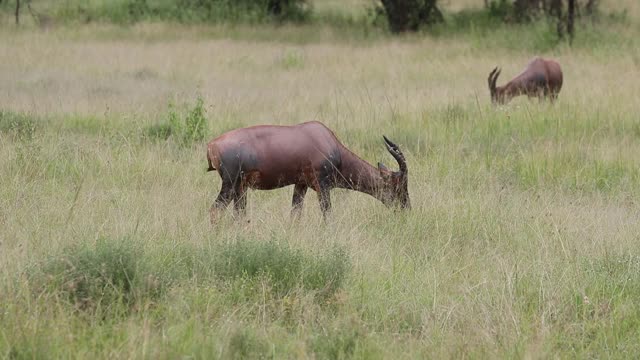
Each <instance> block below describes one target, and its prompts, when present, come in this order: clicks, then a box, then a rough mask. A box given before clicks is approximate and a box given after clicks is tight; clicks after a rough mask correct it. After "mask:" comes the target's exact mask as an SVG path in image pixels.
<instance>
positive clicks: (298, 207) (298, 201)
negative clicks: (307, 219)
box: [291, 184, 308, 220]
mask: <svg viewBox="0 0 640 360" xmlns="http://www.w3.org/2000/svg"><path fill="white" fill-rule="evenodd" d="M307 189H308V187H307V185H306V184H296V185H295V186H294V188H293V200H291V206H292V208H291V218H292V219H296V220H297V219H299V218H300V214H301V213H302V206H303V205H304V196H305V195H306V194H307Z"/></svg>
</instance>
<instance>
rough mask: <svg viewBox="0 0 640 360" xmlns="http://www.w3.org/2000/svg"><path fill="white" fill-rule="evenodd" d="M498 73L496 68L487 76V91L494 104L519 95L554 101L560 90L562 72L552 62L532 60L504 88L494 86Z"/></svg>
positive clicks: (503, 102) (555, 63)
mask: <svg viewBox="0 0 640 360" xmlns="http://www.w3.org/2000/svg"><path fill="white" fill-rule="evenodd" d="M500 71H502V70H501V69H498V67H496V68H495V69H493V71H491V73H490V74H489V91H490V92H491V101H492V102H493V103H494V104H506V103H507V102H509V101H510V100H511V99H513V98H514V97H516V96H519V95H527V96H529V97H530V98H531V97H538V98H541V99H542V98H549V99H550V100H551V101H555V100H556V99H557V98H558V93H560V89H561V88H562V70H561V69H560V65H559V64H558V63H557V62H555V61H553V60H545V59H543V58H540V57H536V58H533V59H532V60H531V61H530V62H529V64H528V65H527V67H526V68H525V69H524V71H522V72H521V73H520V75H518V76H516V77H514V78H513V79H511V81H509V82H508V83H507V84H506V85H504V86H496V80H498V76H499V75H500Z"/></svg>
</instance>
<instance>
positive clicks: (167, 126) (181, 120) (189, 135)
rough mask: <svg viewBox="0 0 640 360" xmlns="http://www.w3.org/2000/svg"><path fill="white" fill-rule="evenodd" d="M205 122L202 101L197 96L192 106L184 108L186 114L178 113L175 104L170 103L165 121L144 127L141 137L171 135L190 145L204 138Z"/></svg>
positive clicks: (164, 138)
mask: <svg viewBox="0 0 640 360" xmlns="http://www.w3.org/2000/svg"><path fill="white" fill-rule="evenodd" d="M207 124H208V122H207V118H206V115H205V109H204V101H203V100H202V98H200V97H199V98H198V99H197V100H196V103H195V104H194V105H193V107H192V108H191V109H187V110H186V114H180V112H179V110H178V109H177V108H176V107H175V105H173V104H172V103H170V104H169V110H168V112H167V120H166V122H162V123H159V124H153V125H150V126H148V127H146V128H145V129H144V130H143V137H144V138H147V139H155V140H167V139H169V138H171V137H172V138H173V139H174V140H175V141H176V142H177V143H179V144H180V145H183V146H190V145H192V144H193V143H195V142H198V141H202V140H204V139H205V137H206V135H207Z"/></svg>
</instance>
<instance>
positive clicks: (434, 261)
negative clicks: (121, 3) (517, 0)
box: [0, 1, 640, 359]
mask: <svg viewBox="0 0 640 360" xmlns="http://www.w3.org/2000/svg"><path fill="white" fill-rule="evenodd" d="M339 3H340V2H336V1H332V2H330V4H327V5H326V6H327V7H328V8H332V9H334V8H336V7H337V6H338V5H339ZM451 3H453V2H451ZM627 3H628V4H629V8H630V9H632V10H633V9H634V8H633V7H632V6H635V5H634V4H635V2H634V1H627ZM636 9H637V6H636ZM332 11H333V10H332ZM630 14H632V16H630V18H629V19H628V20H626V22H625V23H620V24H617V25H616V24H612V25H611V27H612V28H613V29H614V30H610V31H597V30H593V31H590V32H585V33H584V35H579V36H581V37H579V38H578V39H577V40H576V43H577V46H576V47H574V48H570V47H568V46H567V45H560V46H556V47H554V48H553V49H548V50H546V51H544V52H540V53H538V52H536V50H532V47H533V48H535V44H537V41H539V39H537V38H536V36H537V35H535V34H534V35H530V34H528V33H527V32H526V30H524V29H517V30H511V31H510V30H509V29H498V30H497V31H495V32H490V33H489V34H484V36H483V35H482V34H471V35H454V36H429V35H416V36H407V37H402V38H390V37H388V36H385V35H375V36H370V37H362V36H361V35H358V36H348V35H347V36H343V35H342V34H340V32H339V31H336V30H331V29H327V28H325V27H322V26H315V25H312V26H311V25H310V26H308V27H298V26H279V27H269V26H264V27H260V28H254V27H249V26H235V27H226V26H209V27H205V26H183V25H175V24H173V25H171V24H138V25H134V26H129V27H126V28H120V27H116V26H113V25H108V24H99V25H96V24H93V25H86V26H79V25H73V26H60V27H54V28H52V29H49V30H48V31H41V30H39V29H38V28H36V27H34V26H30V25H29V24H27V26H24V27H23V28H22V29H17V30H16V29H14V28H12V27H3V28H2V29H1V30H0V78H1V79H2V81H0V110H2V112H0V185H1V186H0V357H1V358H16V359H21V358H84V357H95V358H152V359H157V358H168V359H175V358H223V359H227V358H278V359H279V358H296V359H298V358H317V359H338V358H367V359H369V358H387V359H394V358H505V357H507V358H514V357H515V358H629V357H633V356H636V354H638V353H640V338H639V336H638V333H639V332H640V302H638V299H639V298H640V250H639V248H638V240H639V238H640V222H639V221H638V218H639V216H640V203H639V202H638V196H639V195H640V167H639V165H640V164H639V161H638V155H637V154H639V153H640V122H639V119H638V113H639V112H640V106H639V105H638V94H640V82H638V81H637V79H638V78H639V77H640V41H638V39H639V38H640V37H638V35H640V32H638V31H637V30H636V29H638V27H637V25H638V23H639V22H638V18H635V17H633V16H635V15H634V14H635V13H633V12H630ZM519 39H522V43H519ZM505 44H506V45H509V44H511V45H512V46H504V45H505ZM535 54H539V55H544V56H549V57H555V58H557V59H558V61H559V62H560V63H561V64H562V67H563V70H564V77H565V85H564V87H563V89H562V92H561V94H560V99H559V102H558V103H557V104H556V105H554V106H551V105H548V104H545V103H538V102H537V101H528V100H527V99H526V98H520V99H517V100H515V101H513V102H512V103H510V104H509V105H507V106H504V107H499V108H494V107H492V106H491V105H490V101H489V100H490V99H489V94H488V89H487V82H486V78H487V75H488V73H489V71H490V70H491V69H492V68H493V67H494V66H496V65H501V66H502V67H503V72H502V74H503V75H502V78H501V79H499V80H498V83H499V84H501V83H503V82H504V81H506V80H507V79H508V78H509V77H510V76H513V75H515V74H517V73H518V72H519V71H520V70H521V69H522V67H523V66H524V65H525V64H526V63H527V61H528V59H529V58H530V57H531V56H533V55H535ZM199 98H200V99H202V101H203V107H204V109H203V110H204V114H205V116H206V118H207V128H206V129H205V132H206V137H205V139H204V140H197V139H196V140H195V141H193V142H191V141H188V142H185V141H183V140H181V138H180V133H176V132H175V131H176V128H173V131H174V134H173V135H172V136H169V138H168V139H165V138H164V136H165V135H167V134H166V133H163V132H162V131H159V130H158V129H165V127H166V125H164V124H167V122H168V121H169V120H168V118H169V117H170V116H171V114H176V116H177V117H178V118H179V119H184V118H187V117H188V115H189V114H190V113H191V114H194V113H197V111H195V112H194V111H193V110H194V109H195V110H197V101H198V99H199ZM309 120H320V121H323V122H324V123H325V124H327V125H328V126H329V127H330V128H332V129H334V130H335V132H336V134H337V135H338V137H339V138H340V139H341V140H342V141H343V142H344V143H345V144H346V145H347V146H348V147H349V148H351V149H352V150H354V151H355V152H356V153H358V154H359V155H361V156H362V157H363V158H364V159H366V160H367V161H369V162H371V163H374V164H375V163H376V162H377V161H383V162H384V163H386V164H387V165H389V166H393V167H394V168H395V165H396V164H395V163H394V161H393V158H391V156H389V154H388V153H387V152H386V150H385V148H384V145H383V142H382V135H383V134H384V135H387V136H388V137H389V138H391V139H392V140H394V141H396V142H397V143H398V144H399V145H400V146H401V148H402V149H403V150H404V152H405V154H406V155H407V159H408V164H409V171H410V180H409V181H410V184H409V191H410V196H411V202H412V205H413V209H412V211H411V212H407V213H402V212H393V211H391V210H388V209H386V208H385V207H384V206H383V205H382V204H380V203H378V202H377V201H376V200H374V199H373V198H371V197H368V196H366V195H364V194H358V193H353V192H346V191H338V190H334V192H333V203H334V212H333V214H332V215H331V217H330V219H329V221H328V222H327V223H326V224H325V223H323V222H322V221H321V216H320V211H319V206H318V202H317V199H316V196H315V193H313V192H309V193H308V194H307V201H306V205H305V208H304V213H303V217H302V219H301V220H300V222H297V223H296V222H293V223H292V222H291V221H290V220H289V210H290V202H291V194H292V189H291V188H286V189H281V190H276V191H270V192H257V191H254V192H250V194H249V206H248V216H247V217H246V218H244V219H234V218H233V217H232V216H231V213H229V214H228V215H226V217H224V218H223V219H222V220H221V222H220V224H218V225H217V226H215V227H212V226H211V225H210V224H209V219H208V209H209V206H210V205H211V203H212V202H213V200H214V198H215V196H216V195H217V193H218V191H219V187H220V179H219V177H218V176H217V175H216V174H212V173H206V172H205V169H206V167H207V164H206V157H205V144H206V142H207V140H208V139H210V138H212V137H214V136H216V135H218V134H221V133H222V132H224V131H226V130H229V129H233V128H237V127H242V126H248V125H254V124H264V123H272V124H294V123H299V122H303V121H309ZM180 121H181V120H180ZM178 130H179V129H178Z"/></svg>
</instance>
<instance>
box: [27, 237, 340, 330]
mask: <svg viewBox="0 0 640 360" xmlns="http://www.w3.org/2000/svg"><path fill="white" fill-rule="evenodd" d="M349 264H350V263H349V257H348V256H347V254H346V252H345V251H344V250H342V249H340V248H333V249H331V250H329V251H326V252H314V253H307V252H304V251H302V250H300V249H294V248H292V247H290V246H288V245H282V244H280V243H278V242H276V241H267V242H262V241H258V240H239V241H237V242H235V243H231V244H219V245H215V246H213V247H210V248H206V249H203V248H196V247H194V246H191V245H181V246H178V247H172V248H171V249H170V251H166V252H164V251H162V249H155V250H146V251H144V250H143V248H142V247H141V246H139V245H138V244H136V242H135V241H133V240H131V239H122V240H113V239H101V240H99V241H97V242H96V243H94V244H86V243H83V244H78V245H75V246H72V247H68V248H65V249H64V250H63V251H62V253H60V254H58V255H53V256H52V257H51V258H49V259H46V260H44V261H42V262H40V263H37V264H36V266H34V267H32V271H31V272H30V273H29V275H30V283H31V284H32V286H33V287H34V289H35V290H36V291H35V292H36V294H41V293H42V292H45V293H50V294H54V295H56V296H57V297H59V298H61V299H64V301H65V302H66V303H68V304H69V305H71V306H72V307H73V308H74V309H76V310H79V311H83V312H88V313H91V314H97V315H98V316H102V317H103V318H105V317H113V316H118V315H126V314H128V313H129V312H130V311H132V310H135V309H141V308H143V307H144V306H148V305H151V304H154V303H156V302H157V301H158V300H159V299H160V298H161V296H162V295H163V294H165V293H166V292H167V290H168V289H169V288H171V287H172V286H174V285H176V286H177V284H180V283H184V282H185V281H189V280H197V281H198V283H199V284H200V286H205V287H212V288H218V289H219V290H220V291H222V292H223V293H224V294H225V296H226V297H227V298H229V299H230V301H231V302H236V303H237V302H241V301H244V300H251V299H255V298H256V297H257V296H258V294H259V292H260V291H262V289H261V287H260V286H245V285H247V284H249V285H256V284H265V283H266V284H268V287H269V289H270V291H271V293H272V296H274V297H275V298H282V297H284V296H287V295H290V294H292V293H295V292H305V293H310V294H312V295H313V296H314V297H315V298H317V299H318V300H326V299H328V298H329V297H331V296H333V295H334V294H335V293H336V291H337V290H338V289H340V288H341V286H342V284H343V282H344V279H345V278H346V276H347V273H348V271H349V268H350V266H349ZM234 287H243V288H242V289H236V288H234ZM228 290H231V291H228ZM238 292H244V295H245V296H243V297H241V298H240V297H237V296H235V295H234V293H238Z"/></svg>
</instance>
